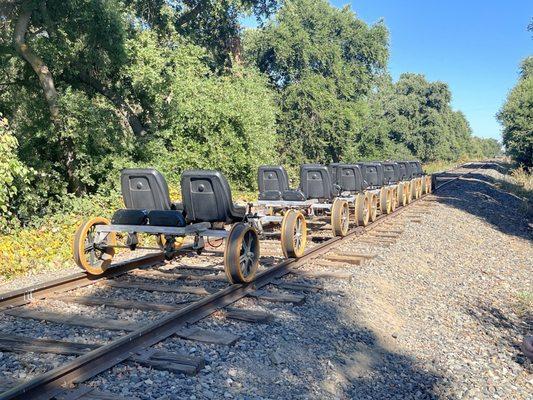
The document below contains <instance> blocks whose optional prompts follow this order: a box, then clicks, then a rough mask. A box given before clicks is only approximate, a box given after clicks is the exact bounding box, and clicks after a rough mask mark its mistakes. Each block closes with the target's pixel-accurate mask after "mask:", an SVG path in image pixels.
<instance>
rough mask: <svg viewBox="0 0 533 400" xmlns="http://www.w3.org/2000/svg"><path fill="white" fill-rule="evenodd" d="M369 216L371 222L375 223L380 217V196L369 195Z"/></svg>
mask: <svg viewBox="0 0 533 400" xmlns="http://www.w3.org/2000/svg"><path fill="white" fill-rule="evenodd" d="M368 215H369V219H370V222H374V221H375V220H376V218H377V217H378V196H376V195H375V194H374V193H368Z"/></svg>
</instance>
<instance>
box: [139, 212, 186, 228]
mask: <svg viewBox="0 0 533 400" xmlns="http://www.w3.org/2000/svg"><path fill="white" fill-rule="evenodd" d="M148 223H149V224H150V225H152V226H173V227H183V226H185V225H186V222H185V217H184V216H183V214H182V213H181V211H177V210H166V211H162V210H152V211H150V212H149V213H148Z"/></svg>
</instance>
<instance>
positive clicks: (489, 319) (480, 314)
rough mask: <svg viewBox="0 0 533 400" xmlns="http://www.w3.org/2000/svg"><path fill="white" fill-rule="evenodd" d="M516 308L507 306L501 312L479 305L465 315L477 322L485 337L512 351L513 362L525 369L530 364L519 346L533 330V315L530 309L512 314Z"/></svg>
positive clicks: (494, 308) (495, 308) (467, 310)
mask: <svg viewBox="0 0 533 400" xmlns="http://www.w3.org/2000/svg"><path fill="white" fill-rule="evenodd" d="M511 308H513V309H514V310H511ZM516 308H517V306H516V305H514V306H513V305H509V306H506V310H502V309H500V308H498V307H496V306H494V305H489V304H482V303H480V304H478V305H476V306H474V307H470V308H468V309H466V313H467V314H468V315H470V316H471V317H473V318H474V319H476V320H477V321H478V323H479V325H480V326H481V328H482V329H483V332H484V334H485V335H486V336H488V337H489V338H491V339H492V340H494V341H497V342H500V343H502V344H503V345H505V347H507V348H512V349H514V350H515V351H516V355H515V356H514V357H513V359H514V361H515V362H516V363H517V364H519V365H521V366H523V367H525V368H527V366H528V365H530V363H529V362H528V361H527V359H526V356H525V355H524V354H523V353H522V350H521V348H520V345H521V340H522V338H523V337H524V336H526V335H528V334H530V333H531V331H532V330H533V313H532V311H531V309H530V308H528V309H526V310H523V312H518V313H517V312H514V311H516Z"/></svg>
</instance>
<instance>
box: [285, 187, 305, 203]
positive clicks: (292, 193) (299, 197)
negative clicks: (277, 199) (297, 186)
mask: <svg viewBox="0 0 533 400" xmlns="http://www.w3.org/2000/svg"><path fill="white" fill-rule="evenodd" d="M283 200H286V201H305V200H306V198H305V194H304V193H303V192H302V191H301V190H285V191H284V192H283Z"/></svg>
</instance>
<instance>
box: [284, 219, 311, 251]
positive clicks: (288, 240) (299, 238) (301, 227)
mask: <svg viewBox="0 0 533 400" xmlns="http://www.w3.org/2000/svg"><path fill="white" fill-rule="evenodd" d="M306 244H307V222H305V217H304V215H303V214H302V213H301V212H300V211H296V210H289V211H288V212H287V213H286V214H285V216H284V217H283V221H282V222H281V249H282V250H283V254H284V255H285V257H287V258H300V257H301V256H303V255H304V252H305V245H306Z"/></svg>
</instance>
